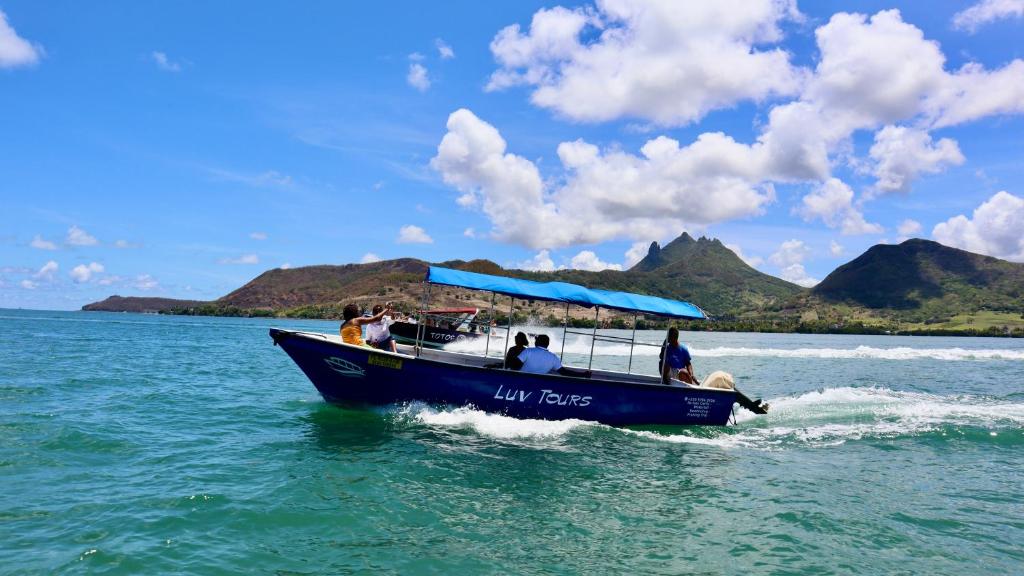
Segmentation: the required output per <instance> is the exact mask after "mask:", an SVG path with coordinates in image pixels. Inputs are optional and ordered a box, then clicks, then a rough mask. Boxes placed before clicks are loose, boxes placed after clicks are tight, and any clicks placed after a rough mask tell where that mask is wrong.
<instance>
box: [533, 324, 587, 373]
mask: <svg viewBox="0 0 1024 576" xmlns="http://www.w3.org/2000/svg"><path fill="white" fill-rule="evenodd" d="M550 343H551V339H550V338H549V337H548V335H547V334H537V336H536V337H535V338H534V339H533V348H527V349H525V350H523V351H522V352H520V353H519V361H520V362H522V364H523V367H522V368H520V369H519V370H520V371H521V372H529V373H531V374H550V373H552V372H557V373H559V374H561V375H562V376H577V377H580V378H590V370H573V369H572V368H566V367H565V366H562V361H561V359H559V358H558V356H557V355H556V354H555V353H554V352H551V351H549V350H548V344H550Z"/></svg>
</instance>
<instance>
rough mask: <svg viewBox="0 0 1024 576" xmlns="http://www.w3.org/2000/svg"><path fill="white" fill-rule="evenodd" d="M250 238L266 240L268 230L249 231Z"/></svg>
mask: <svg viewBox="0 0 1024 576" xmlns="http://www.w3.org/2000/svg"><path fill="white" fill-rule="evenodd" d="M249 238H252V239H253V240H266V239H267V233H266V232H250V233H249Z"/></svg>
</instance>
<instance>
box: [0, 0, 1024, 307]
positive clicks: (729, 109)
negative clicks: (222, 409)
mask: <svg viewBox="0 0 1024 576" xmlns="http://www.w3.org/2000/svg"><path fill="white" fill-rule="evenodd" d="M683 231H687V232H689V233H690V234H691V235H693V236H701V235H705V236H708V237H714V238H718V239H720V240H721V241H722V242H723V243H725V244H726V245H727V246H729V247H730V248H731V249H733V250H734V251H736V252H737V254H739V255H740V256H741V257H742V258H744V259H745V260H746V261H747V262H748V263H749V264H751V265H752V266H754V267H756V268H757V269H759V270H762V271H764V272H766V273H768V274H772V275H776V276H779V277H782V278H785V279H787V280H790V281H793V282H797V283H799V284H802V285H805V286H812V285H814V284H815V283H816V282H818V281H820V280H821V279H822V278H824V277H825V276H826V275H827V274H828V273H829V272H831V271H832V270H833V269H835V268H836V267H837V266H839V265H841V264H843V263H845V262H848V261H849V260H851V259H853V258H855V257H856V256H857V255H859V254H861V253H862V252H863V251H864V250H866V249H867V248H869V247H871V246H873V245H875V244H878V243H897V242H901V241H903V240H905V239H907V238H911V237H921V238H929V239H934V240H937V241H940V242H942V243H944V244H947V245H950V246H956V247H960V248H964V249H967V250H971V251H974V252H980V253H984V254H989V255H992V256H996V257H999V258H1005V259H1009V260H1013V261H1017V262H1024V0H980V1H979V0H964V1H950V2H895V1H887V2H874V1H866V2H832V1H819V2H813V3H811V2H799V3H797V2H790V1H785V0H743V1H725V0H723V1H719V2H714V3H704V2H693V3H683V2H676V1H674V0H664V1H655V0H650V1H647V2H640V1H637V0H599V1H597V2H596V3H595V2H581V3H571V2H555V1H552V2H527V1H517V2H470V1H453V2H444V3H436V5H435V3H424V2H414V1H409V2H383V1H382V2H372V3H369V2H368V3H355V2H345V3H341V2H328V1H321V2H302V3H280V2H264V1H253V2H247V3H245V4H244V7H243V4H241V3H229V2H212V3H211V2H200V1H183V2H173V3H172V2H156V1H146V0H132V1H128V0H124V1H115V2H100V3H97V2H87V1H77V0H75V1H72V0H64V1H55V2H45V3H43V2H38V1H36V0H0V307H5V308H37V309H76V308H79V307H80V306H82V305H83V304H86V303H89V302H92V301H96V300H100V299H103V298H105V297H107V296H109V295H111V294H119V295H122V296H128V295H136V296H164V297H174V298H188V299H213V298H217V297H219V296H222V295H224V294H227V293H228V292H230V291H232V290H234V289H235V288H238V287H239V286H241V285H243V284H244V283H245V282H247V281H249V280H251V279H252V278H254V277H256V276H258V275H259V274H260V273H262V272H263V271H265V270H268V269H272V268H278V267H282V268H287V267H298V266H305V265H312V264H343V263H351V262H369V261H374V260H378V259H389V258H398V257H415V258H422V259H425V260H429V261H435V262H437V261H444V260H449V259H456V258H457V259H464V260H469V259H474V258H487V259H490V260H493V261H495V262H497V263H499V264H501V265H503V266H511V267H520V268H530V269H541V270H551V269H558V268H563V267H564V268H580V269H589V270H599V269H605V268H612V269H625V268H628V267H629V266H631V265H632V264H633V263H635V262H636V261H637V260H639V259H640V258H642V257H643V255H644V254H646V251H647V247H648V246H649V244H650V242H652V241H658V242H661V243H663V244H664V243H665V242H667V241H670V240H671V239H673V238H675V237H676V236H678V235H679V234H680V233H682V232H683Z"/></svg>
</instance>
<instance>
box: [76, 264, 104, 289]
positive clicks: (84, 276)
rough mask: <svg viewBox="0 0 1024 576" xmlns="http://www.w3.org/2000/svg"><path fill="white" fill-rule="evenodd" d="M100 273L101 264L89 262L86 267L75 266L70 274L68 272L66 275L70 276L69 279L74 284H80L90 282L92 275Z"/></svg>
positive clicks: (101, 270)
mask: <svg viewBox="0 0 1024 576" xmlns="http://www.w3.org/2000/svg"><path fill="white" fill-rule="evenodd" d="M101 272H103V265H102V264H100V263H98V262H90V263H89V264H88V265H86V264H79V265H78V266H75V267H74V268H72V269H71V272H68V275H69V276H71V279H72V280H74V281H75V282H78V283H79V284H82V283H84V282H88V281H89V280H91V279H92V277H93V275H94V274H99V273H101Z"/></svg>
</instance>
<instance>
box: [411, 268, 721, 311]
mask: <svg viewBox="0 0 1024 576" xmlns="http://www.w3.org/2000/svg"><path fill="white" fill-rule="evenodd" d="M427 282H430V283H432V284H443V285H446V286H458V287H460V288H469V289H472V290H486V291H488V292H495V293H497V294H504V295H505V296H511V297H513V298H521V299H524V300H546V301H551V302H566V303H568V304H575V305H577V306H584V307H586V308H592V307H594V306H598V307H600V308H610V309H613V310H621V311H625V312H642V313H645V314H654V315H657V316H666V317H669V318H687V319H691V320H704V319H706V318H707V316H706V315H705V314H704V311H703V310H701V309H700V308H699V307H697V306H695V305H693V304H690V303H689V302H680V301H678V300H668V299H667V298H658V297H657V296H645V295H643V294H631V293H629V292H612V291H610V290H597V289H594V288H586V287H584V286H579V285H576V284H569V283H567V282H534V281H532V280H523V279H521V278H507V277H505V276H491V275H490V274H479V273H476V272H466V271H463V270H452V269H451V268H440V267H437V266H431V267H430V268H429V270H428V271H427Z"/></svg>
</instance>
